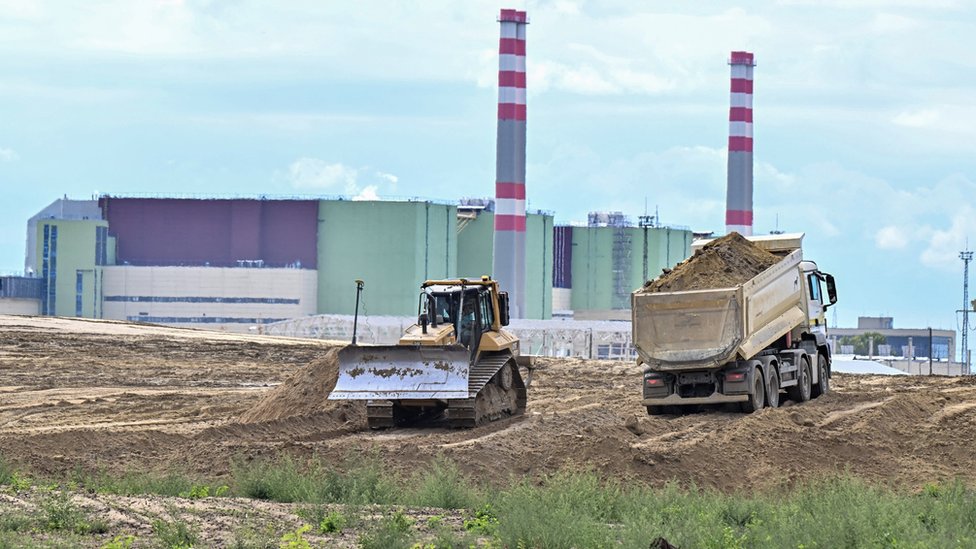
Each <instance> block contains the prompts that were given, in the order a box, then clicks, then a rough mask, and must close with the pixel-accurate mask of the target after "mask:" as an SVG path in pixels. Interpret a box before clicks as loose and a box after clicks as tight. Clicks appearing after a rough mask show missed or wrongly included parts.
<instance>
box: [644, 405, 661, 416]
mask: <svg viewBox="0 0 976 549" xmlns="http://www.w3.org/2000/svg"><path fill="white" fill-rule="evenodd" d="M663 414H664V406H660V405H656V406H655V405H652V406H648V407H647V415H649V416H660V415H663Z"/></svg>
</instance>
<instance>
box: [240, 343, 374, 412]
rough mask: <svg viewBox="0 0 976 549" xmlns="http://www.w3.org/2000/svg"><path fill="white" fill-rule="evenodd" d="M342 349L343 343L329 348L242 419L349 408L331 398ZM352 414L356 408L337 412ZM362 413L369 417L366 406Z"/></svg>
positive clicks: (337, 375) (263, 399)
mask: <svg viewBox="0 0 976 549" xmlns="http://www.w3.org/2000/svg"><path fill="white" fill-rule="evenodd" d="M339 350H340V347H335V348H332V349H329V350H328V351H326V353H325V355H323V356H322V357H321V358H318V359H316V360H313V361H312V362H311V363H309V364H308V366H306V367H304V368H302V369H300V370H298V371H297V372H295V373H294V374H292V375H291V376H290V377H288V379H286V380H285V382H284V383H282V384H281V385H279V386H278V387H275V388H274V389H272V390H271V392H270V393H268V394H267V395H266V396H265V397H264V398H262V399H261V401H260V402H258V403H257V404H256V405H255V406H254V407H253V408H251V409H250V410H248V411H247V412H244V414H242V415H241V416H240V418H239V420H238V421H239V422H240V423H261V422H266V421H278V420H282V419H286V418H290V417H296V416H311V415H319V414H321V413H322V412H333V411H336V410H339V409H340V408H343V407H345V408H349V406H343V403H342V402H339V401H331V400H328V396H329V394H330V393H331V392H332V389H334V388H335V385H336V380H337V379H338V377H339ZM349 414H354V415H355V414H356V411H355V410H352V409H350V410H346V411H344V412H343V413H341V414H336V419H340V418H342V419H343V420H345V419H346V418H347V416H348V415H349ZM362 415H363V416H364V417H365V410H363V414H362Z"/></svg>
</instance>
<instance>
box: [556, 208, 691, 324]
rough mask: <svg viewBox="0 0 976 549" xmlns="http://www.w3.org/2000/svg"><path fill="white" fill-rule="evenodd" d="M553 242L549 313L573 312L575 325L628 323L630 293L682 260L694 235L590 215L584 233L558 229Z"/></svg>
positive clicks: (649, 221) (615, 216)
mask: <svg viewBox="0 0 976 549" xmlns="http://www.w3.org/2000/svg"><path fill="white" fill-rule="evenodd" d="M642 221H643V220H642ZM554 239H555V243H554V248H555V250H554V252H555V257H554V272H553V310H555V311H567V310H571V311H572V316H573V318H575V319H579V320H630V316H631V315H630V294H631V292H633V291H634V290H635V289H637V288H640V287H641V286H643V285H644V283H645V282H646V281H647V280H651V279H654V278H657V277H658V276H659V275H660V274H661V270H662V269H664V268H670V267H673V266H674V265H675V264H677V263H679V262H681V261H683V260H685V259H686V258H687V257H688V256H689V255H690V254H691V244H692V241H693V234H692V232H691V231H690V230H688V229H686V228H679V227H668V226H660V225H656V224H655V223H654V222H653V220H652V219H647V220H646V221H645V222H642V223H640V225H639V226H634V225H633V224H632V223H631V222H630V221H629V220H628V219H627V218H626V217H625V216H623V215H622V214H621V213H620V212H593V213H590V215H589V216H588V223H587V225H586V226H585V227H581V226H571V225H570V226H559V227H556V228H555V236H554Z"/></svg>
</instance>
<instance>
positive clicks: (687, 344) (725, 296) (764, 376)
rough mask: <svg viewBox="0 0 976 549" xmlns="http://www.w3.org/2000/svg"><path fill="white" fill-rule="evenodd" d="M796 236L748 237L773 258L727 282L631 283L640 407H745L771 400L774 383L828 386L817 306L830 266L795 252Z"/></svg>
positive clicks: (775, 397) (792, 394) (807, 388)
mask: <svg viewBox="0 0 976 549" xmlns="http://www.w3.org/2000/svg"><path fill="white" fill-rule="evenodd" d="M802 239H803V234H802V233H798V234H785V235H773V236H762V237H748V240H749V241H750V242H752V243H753V244H755V245H758V246H759V247H761V248H763V249H764V250H766V251H768V252H771V253H773V254H775V255H777V256H779V257H782V259H780V260H779V261H777V262H775V263H774V264H773V265H772V266H771V267H769V268H767V269H765V270H764V271H762V272H760V273H759V274H757V275H756V276H754V277H752V278H750V279H748V280H747V281H746V282H743V283H739V284H735V285H733V286H731V287H725V288H707V289H696V290H688V291H658V292H652V291H647V289H646V287H645V288H641V289H638V290H636V291H635V292H633V293H632V295H631V312H632V330H633V334H632V336H633V342H634V346H635V347H636V349H637V354H638V362H639V364H640V365H641V366H642V371H643V379H642V384H643V404H644V405H645V406H646V407H647V413H648V414H651V415H656V414H661V413H675V412H679V411H680V410H681V408H680V407H685V406H697V405H706V404H722V403H728V404H730V405H731V406H732V407H736V406H737V407H739V408H740V409H741V410H742V411H745V412H754V411H757V410H759V409H761V408H763V407H764V406H771V407H775V406H778V405H779V402H780V392H781V391H783V390H785V391H786V392H787V394H788V396H789V398H790V399H791V400H793V401H795V402H804V401H807V400H809V399H810V398H812V397H817V396H819V395H822V394H824V393H826V392H828V391H829V390H830V376H831V355H830V348H829V346H828V344H827V331H826V330H827V325H826V321H825V320H826V317H825V311H826V309H827V308H828V307H829V306H831V305H833V304H834V303H836V302H837V290H836V285H835V282H834V277H833V276H831V275H830V274H827V273H825V272H822V271H820V270H819V269H818V268H817V265H816V263H814V262H813V261H805V260H804V259H803V252H802V249H801V248H802V246H801V244H802ZM708 243H709V241H696V242H695V243H694V245H693V249H696V250H697V249H703V248H704V246H706V245H707V244H708ZM692 259H693V258H692ZM679 267H680V266H679ZM677 268H678V267H676V269H677ZM824 286H825V287H826V299H825V298H824V297H825V296H824V292H823V289H824V288H823V287H824Z"/></svg>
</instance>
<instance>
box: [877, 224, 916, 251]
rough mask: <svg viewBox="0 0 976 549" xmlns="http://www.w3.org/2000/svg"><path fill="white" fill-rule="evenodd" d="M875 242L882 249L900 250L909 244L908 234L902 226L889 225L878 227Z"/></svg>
mask: <svg viewBox="0 0 976 549" xmlns="http://www.w3.org/2000/svg"><path fill="white" fill-rule="evenodd" d="M874 242H875V244H877V246H878V248H881V249H882V250H900V249H903V248H905V246H907V245H908V234H906V232H905V230H904V229H902V228H901V227H896V226H894V225H887V226H885V227H882V228H880V229H878V232H877V233H875V235H874Z"/></svg>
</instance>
